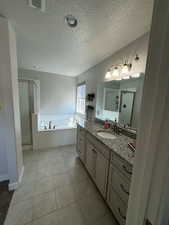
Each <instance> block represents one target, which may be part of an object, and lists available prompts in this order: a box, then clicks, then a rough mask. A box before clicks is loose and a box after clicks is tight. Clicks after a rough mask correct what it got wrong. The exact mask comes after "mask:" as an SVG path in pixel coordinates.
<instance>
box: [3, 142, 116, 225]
mask: <svg viewBox="0 0 169 225" xmlns="http://www.w3.org/2000/svg"><path fill="white" fill-rule="evenodd" d="M24 165H25V173H24V177H23V181H22V184H21V186H20V188H19V189H18V190H17V191H15V193H14V195H13V199H12V202H11V205H10V208H9V211H8V216H7V218H6V221H5V225H116V222H115V220H114V218H113V216H112V214H111V212H110V211H109V209H108V208H107V206H106V204H105V203H104V201H103V200H102V198H101V196H100V194H99V193H98V191H97V189H96V188H95V186H94V184H93V183H92V182H91V180H90V178H89V176H88V174H87V173H86V170H85V169H84V167H83V166H82V164H81V162H80V160H79V159H78V157H77V154H76V151H75V146H66V147H59V148H56V149H52V150H49V149H47V150H43V151H42V150H41V151H35V152H33V151H25V153H24Z"/></svg>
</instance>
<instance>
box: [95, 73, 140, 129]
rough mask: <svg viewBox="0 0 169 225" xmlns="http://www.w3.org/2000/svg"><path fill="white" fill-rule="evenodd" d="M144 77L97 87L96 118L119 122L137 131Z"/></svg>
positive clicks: (109, 82)
mask: <svg viewBox="0 0 169 225" xmlns="http://www.w3.org/2000/svg"><path fill="white" fill-rule="evenodd" d="M143 83H144V75H143V74H140V76H139V77H138V78H130V79H126V80H120V81H108V82H103V83H100V84H99V85H98V87H97V99H96V118H98V119H101V120H105V119H108V120H111V121H115V120H116V121H117V122H118V123H120V124H122V125H128V126H129V127H131V128H134V129H136V128H137V126H138V119H139V112H140V106H141V99H142V91H143Z"/></svg>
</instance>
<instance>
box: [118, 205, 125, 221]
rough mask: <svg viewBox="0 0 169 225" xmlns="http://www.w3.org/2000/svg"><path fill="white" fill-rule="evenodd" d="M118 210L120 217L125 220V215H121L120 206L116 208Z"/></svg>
mask: <svg viewBox="0 0 169 225" xmlns="http://www.w3.org/2000/svg"><path fill="white" fill-rule="evenodd" d="M118 211H119V215H120V216H121V218H122V219H123V220H126V217H125V216H123V215H122V213H121V210H120V208H118Z"/></svg>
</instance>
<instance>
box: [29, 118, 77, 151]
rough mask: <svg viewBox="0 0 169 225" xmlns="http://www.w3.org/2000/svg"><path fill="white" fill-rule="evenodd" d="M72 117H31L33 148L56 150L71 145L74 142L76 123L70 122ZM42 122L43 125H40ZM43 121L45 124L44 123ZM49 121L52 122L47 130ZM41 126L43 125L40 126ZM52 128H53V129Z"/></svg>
mask: <svg viewBox="0 0 169 225" xmlns="http://www.w3.org/2000/svg"><path fill="white" fill-rule="evenodd" d="M70 118H72V115H64V116H54V115H52V116H49V115H48V116H46V115H45V116H43V115H41V116H38V115H35V114H34V115H32V121H33V126H32V127H33V130H34V132H33V148H34V149H46V148H56V147H58V146H63V145H73V144H75V142H76V122H72V119H70ZM42 121H43V123H42ZM44 121H45V122H44ZM49 121H52V125H51V129H49V126H48V125H49ZM42 124H43V125H42ZM45 126H46V127H45ZM53 126H55V128H54V129H53Z"/></svg>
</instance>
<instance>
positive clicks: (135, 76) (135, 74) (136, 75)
mask: <svg viewBox="0 0 169 225" xmlns="http://www.w3.org/2000/svg"><path fill="white" fill-rule="evenodd" d="M131 77H133V78H138V77H140V73H133V74H132V75H131Z"/></svg>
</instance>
